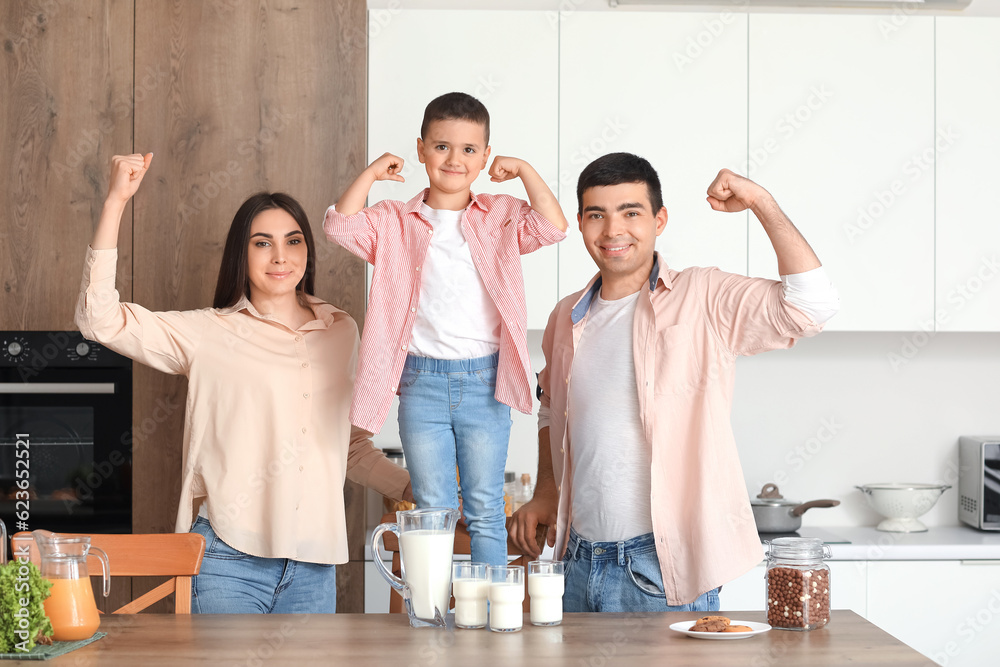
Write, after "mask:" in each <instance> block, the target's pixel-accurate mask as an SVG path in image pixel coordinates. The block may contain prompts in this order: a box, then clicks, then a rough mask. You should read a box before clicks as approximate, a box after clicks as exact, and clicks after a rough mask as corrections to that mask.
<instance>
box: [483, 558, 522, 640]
mask: <svg viewBox="0 0 1000 667" xmlns="http://www.w3.org/2000/svg"><path fill="white" fill-rule="evenodd" d="M487 571H488V573H489V579H490V590H489V600H490V630H492V631H493V632H518V631H520V629H521V625H522V622H523V621H524V618H523V617H524V610H523V605H524V566H523V565H500V566H493V565H490V566H489V568H488V570H487Z"/></svg>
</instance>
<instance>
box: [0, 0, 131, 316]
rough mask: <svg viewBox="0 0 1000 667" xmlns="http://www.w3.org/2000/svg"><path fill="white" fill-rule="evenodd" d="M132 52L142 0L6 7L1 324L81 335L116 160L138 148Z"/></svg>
mask: <svg viewBox="0 0 1000 667" xmlns="http://www.w3.org/2000/svg"><path fill="white" fill-rule="evenodd" d="M132 46H133V44H132V0H79V1H77V0H74V1H72V2H70V1H69V0H18V1H6V2H2V3H0V91H3V94H2V95H0V156H2V161H0V173H2V176H0V290H2V291H0V329H11V330H71V329H75V328H76V327H75V326H74V325H73V309H74V306H75V304H76V297H77V294H78V293H79V292H78V288H79V285H80V276H81V272H82V271H83V257H84V252H85V250H86V248H87V244H88V243H89V241H90V237H91V235H92V234H93V230H94V226H95V225H96V224H97V220H98V218H99V217H100V213H101V205H102V203H103V202H104V197H105V195H106V194H107V183H108V171H109V166H110V162H111V156H112V155H114V154H115V153H116V152H122V151H124V152H130V151H131V149H132V74H133V72H132ZM125 215H126V222H125V223H124V224H123V225H122V233H121V242H120V246H119V248H120V253H119V262H118V289H119V291H120V292H121V293H122V295H123V297H124V298H128V297H130V296H131V293H132V285H131V284H132V238H131V225H130V224H129V223H128V220H129V219H130V218H131V211H126V214H125Z"/></svg>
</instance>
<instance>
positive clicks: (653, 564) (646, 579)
mask: <svg viewBox="0 0 1000 667" xmlns="http://www.w3.org/2000/svg"><path fill="white" fill-rule="evenodd" d="M651 568H655V570H656V571H655V572H654V571H652V569H651ZM659 570H660V565H659V563H658V562H657V560H656V554H655V552H654V554H653V558H639V559H633V558H632V557H631V556H629V557H628V558H627V559H626V560H625V572H627V573H628V578H629V579H630V580H631V581H632V584H633V585H634V586H635V587H636V588H638V589H639V591H641V592H642V593H643V594H644V595H648V596H649V597H653V598H659V599H666V597H667V594H666V593H664V592H663V586H662V585H661V584H659V583H657V582H659V581H661V580H662V576H663V575H661V574H660V571H659Z"/></svg>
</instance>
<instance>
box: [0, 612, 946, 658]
mask: <svg viewBox="0 0 1000 667" xmlns="http://www.w3.org/2000/svg"><path fill="white" fill-rule="evenodd" d="M701 615H702V614H698V613H695V612H671V613H662V614H567V615H566V616H565V617H564V620H563V624H562V625H559V626H555V627H545V628H542V627H533V626H531V625H528V619H527V615H525V626H524V629H523V630H522V631H521V632H517V633H511V634H499V633H494V632H489V631H488V630H455V629H451V628H449V629H438V628H420V629H415V628H411V627H410V626H409V623H408V622H407V619H406V616H405V615H401V614H335V615H313V616H249V615H247V616H211V615H205V616H197V615H196V616H173V615H166V614H141V615H138V616H113V617H110V618H106V619H105V620H104V622H103V624H102V626H101V630H103V631H105V632H107V633H108V636H107V637H105V638H104V639H101V640H100V641H97V642H95V643H93V644H91V645H89V646H86V647H84V648H82V649H78V650H76V651H74V652H72V653H69V654H67V655H65V656H62V657H60V658H56V659H55V660H53V661H51V662H49V663H45V664H50V665H52V666H53V667H58V666H59V665H77V666H80V667H85V666H87V665H110V666H117V665H121V666H127V667H155V666H156V665H170V666H171V667H176V666H177V665H202V664H203V665H225V666H227V667H228V666H235V665H244V666H247V667H263V666H265V665H305V664H317V665H320V664H322V665H349V666H352V667H353V666H359V667H360V666H362V665H364V666H367V665H388V666H390V667H397V666H399V667H407V666H409V665H413V666H415V667H441V666H447V665H461V666H462V667H468V666H470V665H471V666H473V667H492V666H494V665H511V667H522V666H524V667H532V666H535V665H537V666H539V667H542V666H544V667H552V666H553V665H572V666H573V667H612V666H614V665H628V666H629V667H632V666H633V665H634V666H641V665H656V666H657V667H661V666H662V665H667V664H669V665H671V666H672V667H673V666H683V665H694V666H697V667H729V666H732V667H737V666H738V667H772V666H773V667H784V666H794V667H800V666H802V665H808V666H809V667H823V666H824V665H829V666H831V667H834V666H835V667H843V665H846V664H850V665H852V666H861V665H893V666H894V667H900V666H907V665H921V666H932V665H934V663H933V662H932V661H931V660H929V659H927V658H925V657H923V656H922V655H920V654H919V653H917V652H916V651H914V650H913V649H911V648H909V647H908V646H906V645H905V644H903V643H901V642H900V641H898V640H897V639H894V638H893V637H892V636H891V635H889V634H887V633H885V632H883V631H882V630H879V629H878V628H877V627H875V626H874V625H872V624H871V623H869V622H868V621H866V620H864V619H863V618H861V617H860V616H858V615H857V614H855V613H854V612H851V611H834V612H833V616H832V618H831V619H830V623H829V625H827V627H825V628H823V629H821V630H813V631H812V632H789V631H782V630H771V631H770V632H767V633H764V634H762V635H758V636H755V637H750V638H748V639H741V640H733V641H709V640H700V639H692V638H689V637H687V636H685V635H682V634H680V633H677V632H673V631H672V630H670V629H669V627H668V626H669V625H670V624H671V623H674V622H677V621H681V620H687V619H692V620H693V619H695V618H697V617H699V616H701ZM729 615H730V616H732V617H733V618H738V619H742V620H749V621H763V620H764V619H763V612H735V613H730V614H729ZM5 662H7V661H5ZM22 662H25V661H11V662H10V664H22ZM33 664H40V663H33Z"/></svg>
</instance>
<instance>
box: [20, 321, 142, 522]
mask: <svg viewBox="0 0 1000 667" xmlns="http://www.w3.org/2000/svg"><path fill="white" fill-rule="evenodd" d="M0 519H2V520H3V521H4V522H5V523H6V524H7V528H8V529H9V530H10V531H11V532H17V531H20V530H34V529H36V528H44V529H47V530H53V531H56V532H101V533H130V532H132V362H131V361H130V360H129V359H127V358H125V357H122V356H120V355H118V354H115V353H114V352H112V351H111V350H109V349H107V348H106V347H104V346H102V345H99V344H97V343H93V342H91V341H88V340H85V339H84V338H83V336H82V335H81V334H80V333H79V332H75V331H13V332H0Z"/></svg>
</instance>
